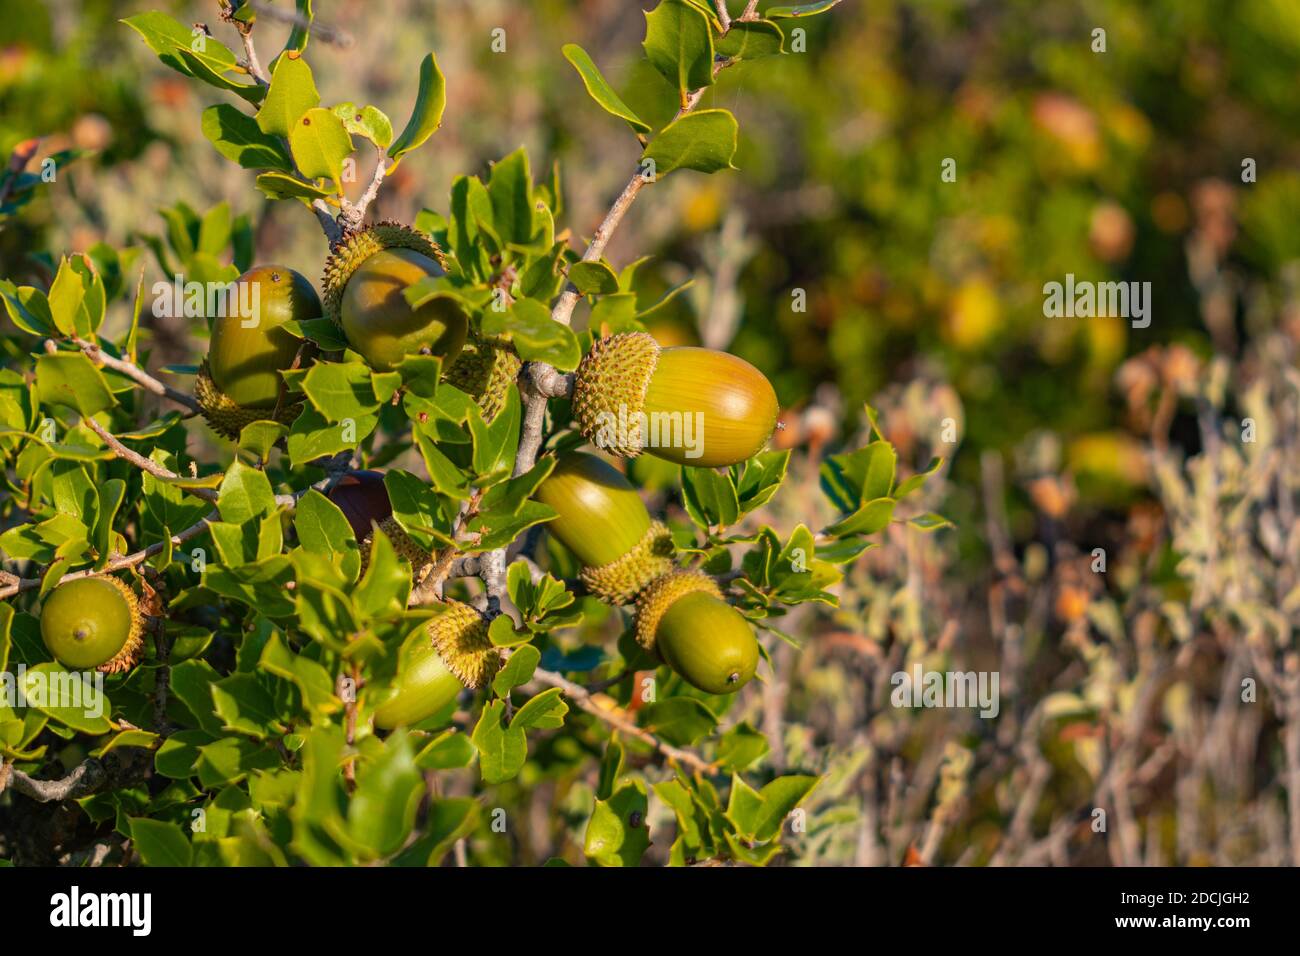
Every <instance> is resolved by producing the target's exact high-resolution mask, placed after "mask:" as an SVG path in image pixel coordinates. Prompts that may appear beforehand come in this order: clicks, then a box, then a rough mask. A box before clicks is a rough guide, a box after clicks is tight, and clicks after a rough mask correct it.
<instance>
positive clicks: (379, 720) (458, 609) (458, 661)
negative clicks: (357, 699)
mask: <svg viewBox="0 0 1300 956" xmlns="http://www.w3.org/2000/svg"><path fill="white" fill-rule="evenodd" d="M428 634H429V638H430V639H429V640H427V641H426V640H424V639H423V638H417V639H415V640H414V641H413V642H412V643H410V644H408V645H407V646H406V647H404V648H403V654H402V660H401V663H400V664H399V665H398V671H397V681H396V686H395V688H394V691H395V693H394V694H393V696H392V697H389V698H388V699H387V700H385V701H384V702H383V703H382V704H380V705H379V706H378V707H377V708H375V726H376V727H378V728H379V729H380V730H392V729H393V728H394V727H399V726H408V727H409V726H410V725H412V724H418V723H419V722H420V721H422V720H425V719H427V718H428V717H431V716H432V715H434V714H436V713H437V712H438V711H439V710H441V709H442V708H444V707H446V706H447V705H448V704H449V703H451V702H452V701H453V700H455V699H456V696H457V695H458V694H459V693H460V692H461V691H462V690H464V689H465V688H469V689H470V690H478V689H479V688H481V687H485V686H486V685H487V684H488V683H490V682H491V680H492V678H493V677H494V676H495V675H496V672H497V671H498V670H500V668H501V655H500V653H499V652H498V651H497V649H496V648H495V647H494V646H493V644H492V641H491V640H490V639H489V638H488V626H487V622H486V621H485V620H484V619H483V616H482V615H481V614H479V612H478V611H476V610H474V609H473V608H472V607H470V606H469V605H468V604H462V603H460V602H459V601H447V602H445V603H444V604H443V612H442V613H441V614H439V615H438V616H437V617H435V618H433V619H432V620H431V621H429V624H428Z"/></svg>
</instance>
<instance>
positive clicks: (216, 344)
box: [194, 265, 321, 439]
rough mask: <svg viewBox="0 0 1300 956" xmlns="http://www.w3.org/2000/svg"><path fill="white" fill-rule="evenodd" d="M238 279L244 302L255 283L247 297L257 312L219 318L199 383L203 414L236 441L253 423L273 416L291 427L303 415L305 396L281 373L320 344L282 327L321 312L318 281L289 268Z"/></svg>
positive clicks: (260, 270)
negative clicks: (287, 384) (288, 385)
mask: <svg viewBox="0 0 1300 956" xmlns="http://www.w3.org/2000/svg"><path fill="white" fill-rule="evenodd" d="M235 281H236V283H237V285H238V286H240V287H241V300H242V295H243V288H242V287H243V286H244V285H245V284H247V285H248V286H249V287H250V289H249V291H248V296H249V298H248V299H247V300H243V301H248V302H249V303H250V304H251V314H249V315H243V314H236V315H223V316H215V317H213V320H212V337H211V340H210V341H209V344H208V355H207V358H205V359H204V361H203V364H202V365H201V366H200V367H199V372H198V377H197V378H196V380H195V383H194V392H195V397H196V398H197V399H198V402H199V407H200V409H201V410H202V412H203V417H204V418H206V419H207V421H208V424H209V425H211V426H212V428H213V430H214V431H216V432H217V433H219V434H221V435H224V436H225V437H227V438H232V439H238V438H239V433H240V432H241V431H242V430H243V428H244V426H245V425H247V424H248V423H249V422H254V421H258V420H259V419H271V420H274V421H278V422H280V423H282V424H285V425H289V424H292V422H293V420H294V419H295V418H297V417H298V414H299V413H300V412H301V411H302V401H301V398H300V397H299V396H295V395H291V394H289V393H288V392H287V391H286V390H285V385H284V380H283V379H282V378H281V377H280V373H281V372H282V371H284V370H286V369H289V368H292V367H293V363H294V359H295V358H297V357H298V353H299V350H300V349H302V350H303V355H304V357H309V356H310V355H312V354H313V353H314V352H315V348H314V346H312V345H311V344H310V343H306V344H304V342H303V341H302V340H301V339H299V338H297V337H295V336H294V335H292V334H290V333H289V332H288V331H287V330H285V329H283V328H281V326H283V325H284V323H285V322H288V321H290V320H294V321H303V320H304V319H317V318H320V316H321V302H320V297H319V296H317V295H316V290H315V289H314V288H312V284H311V283H310V282H309V281H308V280H307V278H306V277H305V276H303V275H301V274H299V273H297V272H294V271H293V270H292V269H289V268H287V267H285V266H275V265H272V266H258V267H257V268H256V269H250V270H249V271H248V272H245V273H244V274H243V275H242V276H240V277H239V278H238V279H237V280H235ZM236 311H238V310H236Z"/></svg>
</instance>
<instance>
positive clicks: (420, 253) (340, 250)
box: [322, 222, 469, 372]
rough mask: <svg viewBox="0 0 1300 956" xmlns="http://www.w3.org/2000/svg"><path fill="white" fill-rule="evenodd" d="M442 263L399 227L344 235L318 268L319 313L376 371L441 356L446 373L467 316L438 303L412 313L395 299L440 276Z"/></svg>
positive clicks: (420, 237)
mask: <svg viewBox="0 0 1300 956" xmlns="http://www.w3.org/2000/svg"><path fill="white" fill-rule="evenodd" d="M444 262H445V259H444V257H443V254H442V250H440V249H439V248H438V247H437V245H435V244H434V242H433V240H432V239H430V238H429V237H428V236H426V235H425V234H424V233H422V232H420V231H419V230H416V229H412V228H410V227H409V226H403V225H401V224H400V223H396V222H381V223H377V224H376V225H373V226H370V227H368V228H366V229H363V230H360V231H357V232H351V233H348V234H347V235H345V236H344V237H343V238H342V239H340V240H338V241H337V242H336V243H335V244H334V246H333V247H332V249H331V252H330V257H329V259H328V260H327V261H326V263H325V275H324V278H323V279H322V284H323V286H324V289H325V314H326V315H327V316H329V318H331V319H333V320H334V323H335V324H336V325H337V326H338V327H339V329H340V330H341V331H342V333H343V336H344V338H346V339H347V342H348V345H349V346H351V347H352V349H353V350H354V351H356V352H359V353H360V354H361V355H362V357H363V358H365V360H366V361H367V362H368V363H369V364H370V365H371V367H372V368H375V369H378V370H379V371H383V372H387V371H391V370H392V369H393V366H395V365H396V364H397V363H398V362H400V361H402V359H403V358H405V357H406V356H408V355H414V354H417V353H423V354H428V355H437V356H441V357H442V360H443V365H444V367H446V366H450V365H451V364H453V363H454V362H455V360H456V357H457V356H458V355H459V354H460V351H461V348H462V347H463V346H464V344H465V337H466V335H467V333H468V331H469V316H468V315H467V314H466V313H465V311H464V309H462V308H461V307H460V306H459V305H457V304H456V303H455V302H454V301H453V300H452V299H449V298H446V297H444V296H439V297H437V298H434V299H431V300H430V301H429V302H426V303H425V304H424V305H422V306H420V307H419V308H418V309H413V308H411V306H410V305H409V304H408V303H407V301H406V298H405V296H404V295H403V293H404V292H405V290H406V288H407V287H408V286H411V285H414V284H415V283H416V282H419V281H420V280H421V279H424V278H426V277H428V276H441V275H444V274H445V270H444V268H443V263H444Z"/></svg>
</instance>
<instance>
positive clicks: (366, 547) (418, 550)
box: [360, 515, 433, 581]
mask: <svg viewBox="0 0 1300 956" xmlns="http://www.w3.org/2000/svg"><path fill="white" fill-rule="evenodd" d="M379 530H380V531H382V532H383V533H384V534H386V535H387V536H388V540H389V542H390V543H391V544H392V545H393V550H394V551H396V552H397V554H398V556H400V557H403V558H406V560H407V561H409V562H411V572H412V574H413V575H414V577H415V579H416V580H417V581H418V580H419V579H420V572H421V570H423V569H424V567H425V565H427V564H428V563H429V562H430V561H432V560H433V556H432V555H431V554H429V552H428V551H425V550H424V549H423V548H422V547H420V546H419V545H418V544H416V543H415V542H414V541H413V540H411V536H410V535H408V534H407V533H406V529H405V528H403V527H402V526H401V525H400V524H398V523H397V519H396V518H394V517H393V516H392V515H389V516H388V517H387V518H385V519H384V520H383V521H381V522H379ZM374 543H375V535H374V532H373V531H372V532H371V533H370V534H368V535H366V537H365V540H363V541H362V542H361V572H360V574H361V576H362V577H364V576H365V573H366V568H367V567H369V566H370V549H371V547H372V546H373V545H374Z"/></svg>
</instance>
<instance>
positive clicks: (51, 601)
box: [41, 574, 144, 674]
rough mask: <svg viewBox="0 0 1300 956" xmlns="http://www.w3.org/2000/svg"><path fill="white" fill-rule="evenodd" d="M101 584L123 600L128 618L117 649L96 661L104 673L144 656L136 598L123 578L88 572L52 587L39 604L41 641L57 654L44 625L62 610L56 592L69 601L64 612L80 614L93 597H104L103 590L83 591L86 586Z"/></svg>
mask: <svg viewBox="0 0 1300 956" xmlns="http://www.w3.org/2000/svg"><path fill="white" fill-rule="evenodd" d="M102 585H110V586H111V587H112V588H113V589H114V590H116V591H117V593H118V594H119V595H121V597H122V599H123V600H124V601H125V602H126V615H125V616H126V618H127V620H128V621H129V629H128V631H127V635H126V639H125V640H124V641H123V642H122V646H121V647H120V648H119V649H118V651H117V653H115V654H114V655H113V656H112V657H111V658H109V659H108V660H107V661H104V663H102V664H99V665H97V666H96V667H95V669H96V670H98V671H100V672H101V673H104V674H118V673H121V672H122V671H127V670H130V669H131V668H132V667H134V666H135V665H136V664H137V663H139V661H140V658H141V657H142V656H144V638H143V633H142V632H143V628H142V627H141V625H140V602H139V600H138V599H137V598H136V596H135V592H134V591H132V590H131V588H130V587H128V586H127V585H126V584H125V583H124V582H122V581H120V580H118V579H117V578H115V577H113V576H112V575H107V574H105V575H98V574H96V575H91V576H89V577H85V578H80V579H78V580H75V581H69V582H67V583H65V584H60V585H59V586H58V587H56V588H55V589H54V591H53V592H51V593H50V596H49V597H47V598H46V599H45V604H44V605H43V606H42V608H41V625H42V626H41V637H42V639H43V640H44V641H45V645H46V647H48V648H49V649H50V652H51V653H53V654H54V655H55V657H56V658H57V657H59V655H58V653H57V652H56V651H55V648H54V647H51V646H50V645H51V638H52V635H51V634H49V633H47V628H48V627H49V618H50V617H52V616H53V615H55V614H59V613H61V612H63V609H62V608H61V607H59V606H58V605H59V600H60V598H59V595H60V592H62V599H61V600H62V602H64V603H67V602H72V603H71V605H70V607H69V610H68V612H67V613H73V614H76V613H78V612H80V613H82V614H84V613H86V612H88V611H89V610H90V609H91V608H92V607H93V606H94V599H95V598H106V597H108V593H107V592H104V593H101V594H100V595H95V594H93V593H90V594H87V593H85V592H86V591H87V589H90V591H91V592H93V591H94V589H95V588H98V587H101V586H102ZM56 642H57V639H56ZM61 663H63V664H64V665H65V666H68V667H77V666H79V665H77V663H76V662H73V661H62V660H61Z"/></svg>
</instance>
